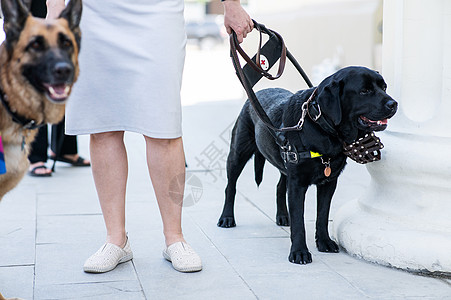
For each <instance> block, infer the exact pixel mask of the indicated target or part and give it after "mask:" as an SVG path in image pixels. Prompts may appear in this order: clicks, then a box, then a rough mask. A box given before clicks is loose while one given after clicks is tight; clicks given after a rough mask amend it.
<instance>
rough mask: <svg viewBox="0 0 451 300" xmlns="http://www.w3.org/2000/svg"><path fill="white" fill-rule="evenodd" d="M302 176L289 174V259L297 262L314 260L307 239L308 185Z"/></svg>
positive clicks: (303, 262) (302, 262)
mask: <svg viewBox="0 0 451 300" xmlns="http://www.w3.org/2000/svg"><path fill="white" fill-rule="evenodd" d="M299 178H300V177H299V176H296V175H290V174H288V210H289V213H290V221H291V250H290V256H289V257H288V260H289V261H290V262H292V263H295V264H308V263H311V262H312V254H310V252H309V250H308V248H307V243H306V241H305V225H304V202H305V193H306V192H307V188H308V186H302V185H301V182H300V179H299Z"/></svg>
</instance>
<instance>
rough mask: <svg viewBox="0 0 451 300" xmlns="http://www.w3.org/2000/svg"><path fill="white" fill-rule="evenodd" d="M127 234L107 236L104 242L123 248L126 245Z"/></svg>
mask: <svg viewBox="0 0 451 300" xmlns="http://www.w3.org/2000/svg"><path fill="white" fill-rule="evenodd" d="M127 239H128V237H127V234H119V235H107V238H106V242H107V243H110V244H114V245H116V246H118V247H121V248H124V247H125V244H126V243H127Z"/></svg>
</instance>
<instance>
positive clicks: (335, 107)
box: [318, 78, 343, 126]
mask: <svg viewBox="0 0 451 300" xmlns="http://www.w3.org/2000/svg"><path fill="white" fill-rule="evenodd" d="M342 93H343V84H342V82H341V81H337V80H333V79H332V78H327V79H326V80H324V81H323V82H322V83H321V84H320V85H319V86H318V103H319V105H320V107H321V111H322V112H323V114H324V115H326V116H327V118H328V119H330V120H331V121H332V123H333V124H334V126H337V125H339V124H340V123H341V94H342Z"/></svg>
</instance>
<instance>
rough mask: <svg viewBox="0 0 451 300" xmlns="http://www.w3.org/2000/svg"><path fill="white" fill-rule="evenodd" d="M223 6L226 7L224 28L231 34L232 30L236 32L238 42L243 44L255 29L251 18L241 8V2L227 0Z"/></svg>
mask: <svg viewBox="0 0 451 300" xmlns="http://www.w3.org/2000/svg"><path fill="white" fill-rule="evenodd" d="M222 4H223V5H224V26H225V28H226V29H227V33H228V34H231V33H232V30H233V31H235V33H236V35H237V37H238V41H239V42H240V43H242V42H243V39H244V38H245V37H246V36H247V34H248V33H249V32H251V31H252V29H253V28H254V23H253V22H252V20H251V17H249V15H248V14H247V12H246V11H245V10H244V8H243V7H242V6H241V3H240V0H225V1H223V2H222Z"/></svg>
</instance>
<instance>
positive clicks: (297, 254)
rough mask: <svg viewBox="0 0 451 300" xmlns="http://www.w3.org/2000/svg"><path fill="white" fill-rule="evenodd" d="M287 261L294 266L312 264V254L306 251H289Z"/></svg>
mask: <svg viewBox="0 0 451 300" xmlns="http://www.w3.org/2000/svg"><path fill="white" fill-rule="evenodd" d="M288 260H289V261H290V262H292V263H294V264H302V265H306V264H309V263H311V262H312V254H310V252H309V251H308V250H305V251H291V252H290V256H289V257H288Z"/></svg>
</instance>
